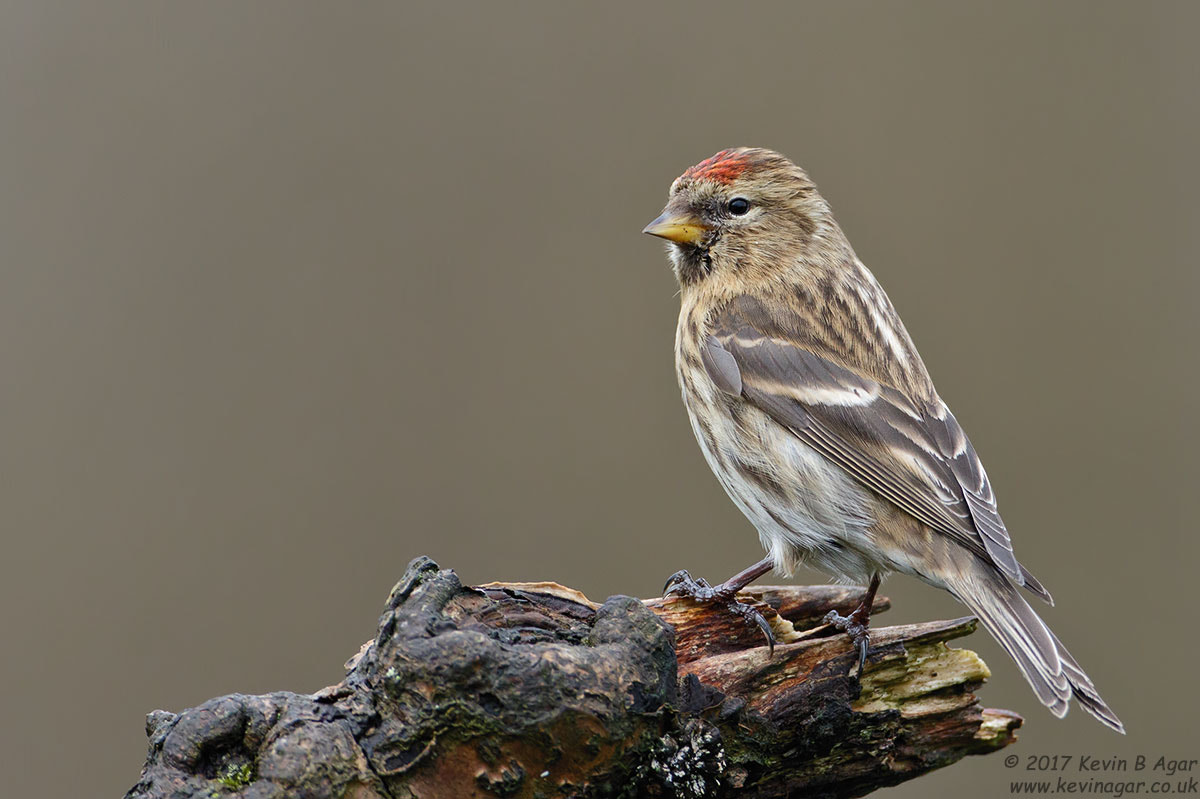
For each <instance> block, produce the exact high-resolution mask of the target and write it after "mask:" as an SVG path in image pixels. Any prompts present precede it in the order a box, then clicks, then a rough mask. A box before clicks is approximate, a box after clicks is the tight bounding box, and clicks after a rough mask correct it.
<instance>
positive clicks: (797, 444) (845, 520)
mask: <svg viewBox="0 0 1200 799" xmlns="http://www.w3.org/2000/svg"><path fill="white" fill-rule="evenodd" d="M706 333H707V330H706V325H705V319H704V316H703V314H702V313H701V312H700V311H698V310H697V309H696V308H694V307H689V305H688V303H686V302H685V304H684V308H683V310H682V312H681V314H680V318H679V327H678V329H677V331H676V341H675V365H676V374H677V376H678V378H679V386H680V390H681V393H682V395H683V402H684V405H685V406H686V408H687V412H688V419H689V420H690V421H691V425H692V432H693V433H694V434H695V436H696V440H697V442H698V443H699V444H700V449H701V451H702V452H703V454H704V459H705V460H706V461H707V462H708V465H709V468H711V469H712V470H713V473H714V474H715V475H716V476H717V479H718V480H719V481H720V483H721V485H722V487H724V489H725V492H726V493H727V494H728V495H729V497H730V499H732V500H733V502H734V504H735V505H737V507H738V509H739V510H741V511H742V513H743V514H745V516H746V517H747V518H748V519H749V520H750V522H751V523H752V524H753V525H754V526H755V528H757V530H758V533H759V538H760V540H761V541H762V543H763V546H764V547H765V548H766V549H767V550H768V552H769V553H770V554H771V556H772V557H773V558H774V559H775V563H776V564H777V568H778V569H779V570H780V571H782V572H783V573H785V574H791V572H792V570H793V569H794V568H795V565H796V564H797V563H798V562H799V561H801V560H807V561H809V562H810V563H811V564H812V565H814V566H817V567H818V568H823V569H824V570H825V571H828V572H832V573H834V574H836V575H840V576H843V577H845V578H847V579H852V580H859V579H862V577H863V576H868V577H869V575H870V574H871V573H872V572H873V571H878V570H881V569H880V568H879V564H877V563H875V561H874V559H873V558H871V557H870V556H869V555H867V554H865V553H866V552H869V551H870V549H871V547H870V541H869V540H868V539H869V536H870V532H869V528H870V526H871V524H872V523H873V521H874V519H875V510H876V508H875V504H876V500H875V499H874V498H873V497H872V496H871V495H870V494H869V493H868V492H867V491H865V490H864V489H863V488H862V487H861V486H859V485H858V483H856V482H855V481H854V479H853V478H851V477H850V475H849V474H847V473H846V472H845V471H843V470H842V469H841V468H839V467H838V466H836V465H834V464H833V463H830V462H829V461H828V460H826V459H825V458H824V457H823V456H822V455H820V454H819V453H818V452H816V451H815V450H813V449H812V448H810V447H809V446H808V445H807V444H805V443H803V442H802V441H801V440H800V439H799V438H797V437H796V436H795V435H793V434H792V433H791V432H790V431H789V430H787V428H785V427H783V426H781V425H779V424H778V423H777V422H775V421H774V420H773V419H772V418H771V417H770V416H768V415H767V414H766V413H764V412H762V411H760V410H759V409H758V408H756V407H754V406H753V405H751V404H750V403H748V402H746V401H745V400H744V399H742V398H741V397H732V396H730V395H728V394H726V393H725V392H723V391H722V390H721V389H720V388H719V387H718V386H717V385H716V384H715V383H714V382H713V380H712V378H711V377H709V375H708V372H707V370H706V369H705V368H704V364H703V362H702V361H701V357H700V352H701V346H702V342H703V340H704V336H705V335H706ZM883 570H886V569H883Z"/></svg>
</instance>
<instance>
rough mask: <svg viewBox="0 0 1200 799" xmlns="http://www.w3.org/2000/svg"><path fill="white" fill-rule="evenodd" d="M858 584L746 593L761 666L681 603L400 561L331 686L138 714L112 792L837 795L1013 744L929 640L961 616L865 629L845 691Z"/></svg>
mask: <svg viewBox="0 0 1200 799" xmlns="http://www.w3.org/2000/svg"><path fill="white" fill-rule="evenodd" d="M858 593H859V591H858V590H855V589H846V588H829V587H807V588H805V587H765V588H758V589H756V590H753V591H751V592H749V597H747V598H751V597H752V598H753V599H755V600H757V601H759V602H762V603H763V604H762V607H763V609H764V613H765V614H766V615H768V616H770V618H771V619H772V624H773V626H774V629H775V631H776V637H777V639H778V640H779V641H780V643H779V644H778V645H777V646H776V647H775V651H774V654H773V655H769V654H768V650H767V647H766V646H765V645H764V642H763V640H762V636H761V633H759V632H758V631H756V630H754V629H752V628H749V627H747V626H746V625H745V624H744V623H742V622H740V621H734V620H731V619H729V618H728V617H727V614H723V613H721V612H718V611H714V610H713V609H711V608H709V607H706V606H702V605H698V604H696V603H693V602H691V601H689V600H682V599H671V600H664V599H655V600H651V601H648V602H642V601H640V600H637V599H632V598H629V597H620V596H618V597H612V598H610V599H608V600H607V601H606V602H604V603H603V604H600V605H597V604H596V603H594V602H591V601H590V600H588V599H587V598H586V597H584V596H583V595H582V594H580V593H578V592H576V591H572V590H570V589H566V588H563V587H562V586H558V585H556V584H553V583H537V584H533V583H510V584H501V583H494V584H490V585H486V586H480V587H477V588H469V587H464V586H463V585H462V584H461V583H460V582H459V580H458V578H457V577H456V576H455V574H454V573H453V572H451V571H446V570H440V569H439V568H438V567H437V565H436V564H434V563H433V562H432V561H431V560H429V559H428V558H418V559H417V560H415V561H413V562H412V564H410V566H409V568H408V571H407V572H406V573H405V575H404V577H403V579H402V580H401V581H400V582H399V583H398V584H397V585H396V587H395V588H394V589H393V590H392V592H391V595H390V597H389V598H388V602H387V607H386V608H385V610H384V613H383V615H382V617H381V618H380V621H379V631H378V634H377V635H376V637H375V639H374V640H373V641H371V642H369V643H368V644H366V645H364V646H363V649H362V650H361V651H360V652H359V653H358V654H357V655H355V657H353V658H352V659H351V660H350V662H349V663H347V668H348V673H347V675H346V678H345V679H344V680H343V681H342V682H340V683H338V684H337V685H334V686H330V687H329V688H326V689H324V690H322V691H319V692H318V693H316V694H313V695H308V696H305V695H299V694H292V693H275V694H268V695H265V696H243V695H237V694H235V695H232V696H226V697H221V698H219V699H213V700H211V701H209V702H206V703H205V704H203V705H201V706H199V707H196V708H192V709H190V710H185V711H183V712H182V713H180V714H173V713H167V712H165V711H155V712H154V713H151V714H150V716H149V717H148V719H147V725H146V729H147V734H148V736H149V739H150V751H149V755H148V757H147V760H146V764H145V767H144V768H143V771H142V776H141V779H140V780H139V782H138V783H137V784H136V785H135V786H134V787H133V788H132V789H130V791H129V793H128V794H127V797H128V799H135V798H138V799H142V798H147V797H176V798H178V797H191V796H195V797H200V796H204V797H209V796H230V797H244V798H245V799H267V798H268V797H271V798H273V797H280V798H282V797H289V798H300V797H311V798H312V799H323V798H324V797H331V798H332V797H352V798H354V799H382V798H383V797H387V798H388V799H401V798H402V797H423V798H426V797H437V798H439V799H440V798H442V797H445V798H447V799H449V798H451V797H452V798H453V799H461V798H462V797H530V799H532V798H533V797H641V796H647V797H679V798H685V797H686V798H698V797H722V796H734V795H736V796H741V797H783V796H799V795H803V796H828V797H834V796H837V797H849V796H861V795H863V794H865V793H868V792H869V791H871V790H873V789H875V788H878V787H881V786H884V785H893V784H896V783H898V782H901V781H904V780H907V779H912V778H913V777H916V776H918V775H920V774H923V773H925V772H927V771H929V770H931V769H934V768H939V767H941V766H945V765H948V764H950V763H953V762H955V761H956V760H958V759H960V758H962V757H963V756H964V755H968V754H979V753H984V752H990V751H994V750H996V749H999V748H1001V747H1003V746H1005V745H1007V744H1008V743H1010V742H1011V741H1013V740H1014V738H1015V735H1014V730H1015V729H1016V728H1017V727H1018V726H1019V725H1020V724H1021V719H1020V717H1019V716H1017V715H1015V714H1013V713H1010V712H1008V711H1002V710H989V709H983V708H982V707H980V705H979V703H978V701H977V700H976V698H975V696H974V695H973V694H972V693H971V692H972V691H973V690H974V689H975V688H977V687H978V686H979V685H980V684H981V683H982V682H983V681H984V680H985V679H986V678H987V676H988V671H987V667H986V666H985V665H984V663H983V661H981V660H980V659H979V658H978V656H976V655H975V654H974V653H973V652H969V651H967V650H963V649H953V648H950V647H947V646H946V641H949V640H951V639H954V638H958V637H961V636H964V635H967V634H969V633H970V632H971V631H972V630H973V629H974V626H975V623H974V621H973V620H972V619H959V620H957V621H940V622H931V623H928V624H916V625H906V626H902V627H886V628H879V629H876V630H874V631H873V632H872V647H871V651H870V654H869V657H868V660H867V664H866V668H865V671H864V673H863V676H862V679H861V681H860V680H859V679H857V678H856V676H855V665H856V656H855V652H854V650H853V647H852V645H851V644H850V642H849V640H848V639H847V638H846V636H844V635H841V634H838V633H836V631H835V630H832V629H830V628H828V627H827V626H824V625H822V624H821V623H820V619H821V617H823V616H824V614H825V613H826V612H827V611H829V610H831V609H838V610H840V611H841V612H847V611H848V610H849V609H851V608H852V607H853V606H854V604H855V602H856V601H857V597H858ZM886 606H887V600H886V599H880V600H878V604H877V609H882V608H885V607H886ZM677 640H678V645H677Z"/></svg>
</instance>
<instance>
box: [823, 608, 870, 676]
mask: <svg viewBox="0 0 1200 799" xmlns="http://www.w3.org/2000/svg"><path fill="white" fill-rule="evenodd" d="M823 621H824V622H825V623H826V624H829V625H832V626H834V627H836V628H837V629H839V630H841V631H842V632H844V633H845V634H846V635H848V636H850V640H851V641H852V642H853V643H854V646H855V647H856V648H857V649H858V679H860V680H861V679H862V675H863V666H865V665H866V663H867V649H868V648H869V647H870V645H871V629H870V627H869V626H868V625H867V624H864V623H863V622H862V621H861V617H860V616H859V614H858V612H857V611H855V612H852V613H851V614H850V615H849V616H843V615H842V614H840V613H838V612H837V611H836V610H831V611H829V612H828V613H826V614H825V618H824V619H823Z"/></svg>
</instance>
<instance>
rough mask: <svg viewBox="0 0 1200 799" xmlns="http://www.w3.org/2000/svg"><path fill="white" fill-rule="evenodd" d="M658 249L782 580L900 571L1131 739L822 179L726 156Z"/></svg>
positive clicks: (745, 503) (717, 159)
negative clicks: (1067, 632) (1075, 654)
mask: <svg viewBox="0 0 1200 799" xmlns="http://www.w3.org/2000/svg"><path fill="white" fill-rule="evenodd" d="M743 208H745V210H743ZM647 232H651V233H654V234H655V235H660V236H663V237H664V238H668V239H669V240H671V241H672V243H671V244H670V245H669V254H670V257H671V260H672V262H673V264H674V267H675V274H676V276H677V278H678V280H679V283H680V286H681V297H682V308H681V312H680V317H679V327H678V330H677V334H676V344H675V355H676V369H677V373H678V377H679V383H680V386H681V388H682V393H683V399H684V403H685V405H686V406H687V411H688V415H689V418H690V419H691V423H692V428H693V430H694V431H695V434H696V438H697V440H698V441H699V443H700V446H701V449H702V450H703V452H704V456H705V458H706V460H707V461H708V463H709V465H710V466H711V467H712V469H713V471H714V472H715V473H716V475H717V477H718V479H719V480H720V482H721V484H722V485H723V486H724V488H725V490H726V492H727V493H728V494H729V496H730V497H731V498H732V499H733V501H734V503H735V504H736V505H737V506H738V508H739V509H741V511H742V512H743V513H744V514H745V515H746V516H747V517H748V518H749V519H750V521H751V522H752V523H753V524H754V526H755V527H756V528H757V529H758V532H759V537H760V539H761V540H762V543H763V546H764V548H765V549H766V550H767V552H768V553H769V555H770V557H771V560H772V561H773V564H774V566H775V568H776V569H778V570H780V571H782V572H784V573H785V574H790V573H791V572H792V570H793V569H794V567H795V566H796V564H797V563H799V562H801V561H804V562H806V563H809V564H811V565H813V566H816V567H818V568H822V569H824V570H826V571H829V572H831V573H833V574H834V575H836V576H838V577H839V578H843V579H848V580H854V581H865V580H866V579H869V578H870V577H871V576H872V575H874V574H887V573H889V572H902V573H904V574H910V575H913V576H916V577H919V578H921V579H922V580H925V581H926V582H928V583H931V584H933V585H936V586H938V587H941V588H945V589H946V590H948V591H950V592H951V593H952V594H954V595H955V596H956V597H957V598H958V599H960V600H961V601H962V602H964V603H965V604H966V605H967V606H968V607H970V608H971V610H972V611H973V612H974V613H975V614H976V615H977V616H979V618H980V619H981V620H982V622H983V624H984V625H985V626H986V627H987V628H988V629H989V630H990V631H991V632H992V633H993V634H994V635H995V636H996V638H997V639H998V640H999V641H1000V643H1001V644H1002V645H1003V646H1004V648H1005V650H1006V651H1008V652H1009V654H1011V655H1012V656H1013V658H1014V659H1015V660H1016V661H1017V663H1018V665H1019V666H1020V667H1021V670H1022V672H1023V673H1024V674H1025V676H1026V677H1027V678H1028V680H1029V682H1030V684H1031V685H1032V686H1033V688H1034V691H1035V692H1036V693H1037V695H1038V698H1039V699H1040V700H1041V701H1042V702H1043V703H1044V704H1045V705H1046V706H1047V707H1049V708H1050V710H1051V711H1052V712H1053V713H1055V714H1056V715H1059V716H1062V715H1063V714H1065V713H1066V711H1067V705H1068V700H1069V699H1070V698H1071V697H1072V696H1074V697H1075V698H1076V699H1077V700H1078V701H1079V702H1080V704H1081V705H1082V706H1083V707H1084V708H1085V709H1087V710H1088V711H1089V712H1090V713H1092V714H1093V715H1095V716H1096V717H1097V718H1098V719H1100V720H1101V721H1102V722H1103V723H1105V724H1107V725H1108V726H1111V727H1113V728H1114V729H1118V730H1121V729H1122V728H1121V724H1120V721H1119V720H1118V719H1117V717H1116V716H1115V715H1114V714H1113V713H1112V711H1111V710H1110V709H1109V708H1108V707H1107V705H1105V704H1104V702H1103V700H1101V699H1100V697H1099V695H1098V694H1097V693H1096V690H1095V688H1094V686H1093V685H1092V683H1091V682H1090V680H1088V678H1087V676H1086V675H1085V674H1084V673H1083V671H1082V670H1081V669H1080V668H1079V666H1078V664H1077V663H1076V662H1075V661H1074V659H1073V658H1072V657H1071V656H1070V654H1069V653H1068V652H1067V651H1066V650H1065V649H1064V648H1063V647H1062V645H1061V644H1060V643H1059V642H1058V639H1057V638H1055V637H1054V636H1053V634H1052V633H1051V632H1050V631H1049V629H1048V628H1047V627H1046V626H1045V624H1044V623H1043V622H1042V621H1041V619H1040V618H1039V617H1038V616H1037V614H1036V613H1035V612H1034V611H1033V609H1032V608H1031V607H1030V606H1029V604H1028V603H1027V602H1026V601H1025V599H1024V597H1023V596H1022V595H1021V593H1020V591H1019V590H1018V589H1019V588H1020V587H1024V588H1025V589H1027V590H1028V591H1030V592H1031V593H1033V594H1035V595H1037V596H1039V597H1041V598H1042V599H1044V600H1046V601H1051V600H1050V594H1049V593H1048V592H1047V591H1046V590H1045V588H1043V587H1042V585H1041V584H1040V583H1039V582H1038V581H1037V580H1036V579H1035V578H1034V577H1033V576H1032V575H1031V574H1030V573H1029V572H1028V571H1027V570H1026V569H1025V568H1024V567H1023V566H1022V565H1021V564H1020V563H1018V561H1017V560H1016V558H1015V556H1014V555H1013V549H1012V542H1011V540H1010V538H1009V534H1008V531H1007V529H1006V527H1005V525H1004V522H1003V520H1002V519H1001V518H1000V515H999V512H998V511H997V508H996V500H995V496H994V494H993V492H992V488H991V485H990V483H989V481H988V478H987V474H986V472H985V471H984V469H983V465H982V463H980V461H979V458H978V456H977V455H976V453H975V450H974V448H973V447H972V446H971V443H970V441H969V440H968V439H967V437H966V434H965V433H964V432H963V429H962V427H961V426H960V425H959V423H958V421H957V420H956V419H955V417H954V415H953V414H952V413H951V412H950V410H949V409H948V408H947V407H946V405H945V403H943V402H942V400H941V398H940V397H938V395H937V391H936V390H935V389H934V386H933V383H932V381H931V380H930V378H929V374H928V372H927V371H926V369H925V365H924V363H923V362H922V361H921V357H920V355H918V353H917V351H916V348H915V347H914V346H913V343H912V340H911V339H910V338H909V335H908V332H907V331H906V330H905V328H904V325H903V323H902V322H901V321H900V318H899V316H898V315H897V314H896V311H895V309H894V308H893V307H892V304H891V302H890V300H889V299H888V297H887V294H886V293H885V292H884V291H883V289H882V288H881V287H880V286H879V284H878V282H876V280H875V278H874V276H873V275H872V274H871V273H870V272H869V271H868V270H867V268H866V267H865V266H864V265H863V264H862V262H861V261H859V260H858V258H857V256H856V255H855V254H854V251H853V250H852V249H851V247H850V244H849V242H848V241H847V240H846V238H845V236H844V235H843V233H842V231H841V229H840V228H839V227H838V225H837V223H836V222H835V221H834V219H833V216H832V214H831V212H830V209H829V207H828V205H827V204H826V203H825V201H824V200H823V199H822V198H821V196H820V195H819V194H818V193H817V190H816V186H815V185H814V184H813V183H812V181H811V180H809V178H808V176H807V175H806V174H805V173H804V172H803V171H802V170H800V169H799V168H798V167H796V166H795V165H794V164H792V163H791V162H790V161H788V160H787V159H786V158H784V157H783V156H781V155H779V154H778V153H774V152H771V151H769V150H760V149H736V150H726V151H723V152H721V153H718V154H717V155H715V156H713V157H712V158H710V159H707V160H706V161H704V162H701V163H700V164H697V165H696V166H694V167H692V168H691V169H689V170H688V171H687V172H685V173H684V174H683V175H682V176H680V178H679V179H677V180H676V181H675V183H674V184H673V185H672V187H671V194H670V200H669V201H668V204H667V207H666V209H665V211H664V213H663V216H661V217H660V218H659V219H658V220H655V222H654V223H652V224H651V226H650V227H648V228H647ZM867 610H868V612H869V602H868V603H867Z"/></svg>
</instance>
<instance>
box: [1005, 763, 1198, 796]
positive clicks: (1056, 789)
mask: <svg viewBox="0 0 1200 799" xmlns="http://www.w3.org/2000/svg"><path fill="white" fill-rule="evenodd" d="M1004 767H1005V768H1007V769H1011V770H1013V771H1016V772H1020V773H1021V774H1022V777H1021V779H1014V780H1012V781H1011V782H1010V783H1009V791H1010V793H1013V794H1028V795H1034V796H1046V795H1050V794H1077V795H1080V796H1111V797H1123V796H1164V795H1180V796H1184V795H1191V794H1200V781H1198V779H1197V774H1198V773H1200V759H1198V758H1179V757H1168V756H1166V755H1134V756H1132V757H1120V756H1117V755H1105V756H1096V755H1077V754H1069V755H1068V754H1060V755H1008V756H1007V757H1005V758H1004Z"/></svg>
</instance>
